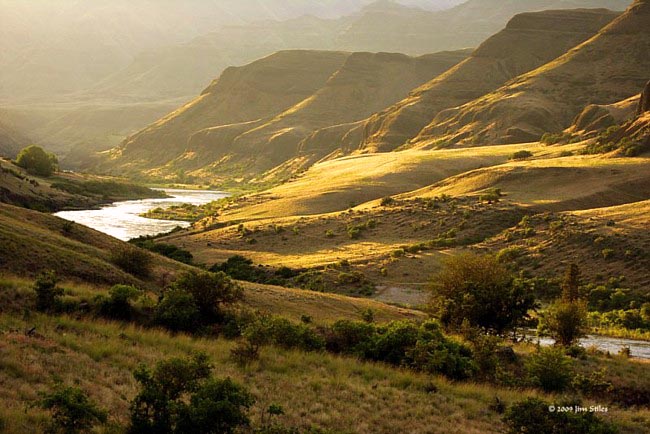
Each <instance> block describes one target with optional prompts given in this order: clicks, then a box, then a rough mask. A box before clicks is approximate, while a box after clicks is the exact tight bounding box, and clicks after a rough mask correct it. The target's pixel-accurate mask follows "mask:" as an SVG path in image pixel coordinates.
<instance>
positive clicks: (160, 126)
mask: <svg viewBox="0 0 650 434" xmlns="http://www.w3.org/2000/svg"><path fill="white" fill-rule="evenodd" d="M466 55H467V52H466V51H459V52H450V53H447V52H443V53H437V54H432V55H427V56H422V57H418V58H411V57H408V56H405V55H399V54H382V53H379V54H370V53H355V54H352V55H349V54H347V53H339V52H322V51H284V52H279V53H277V54H274V55H272V56H269V57H267V58H265V59H262V60H259V61H257V62H254V63H252V64H250V65H247V66H244V67H241V68H231V69H228V70H227V71H226V72H224V74H223V75H222V76H221V77H220V78H219V79H218V80H216V81H215V82H214V83H213V84H212V85H211V86H210V87H209V88H208V89H206V90H205V91H204V92H203V94H202V95H201V96H200V97H199V98H198V99H196V100H194V101H193V102H191V103H190V104H188V105H187V106H185V107H183V108H181V109H180V110H178V111H176V112H174V113H172V114H171V115H168V116H167V117H165V118H163V119H162V120H160V121H159V122H157V123H156V124H154V125H152V126H150V127H148V128H147V129H145V130H143V131H142V132H140V133H138V134H136V135H134V136H132V137H130V138H129V139H127V140H126V141H125V142H124V143H123V144H122V145H121V146H120V148H118V149H117V150H114V151H112V152H111V156H110V157H111V158H110V160H109V161H107V163H106V166H105V167H106V168H110V169H113V170H116V171H118V172H124V173H133V172H134V171H136V170H138V171H140V170H144V171H146V172H147V173H148V174H150V175H162V176H163V177H165V176H167V177H168V176H170V175H171V176H173V175H174V174H175V173H177V171H178V170H183V171H186V172H188V173H192V172H195V171H196V172H197V173H192V174H198V175H200V176H201V177H202V178H209V177H211V176H212V177H215V176H216V177H219V176H227V177H228V178H233V175H234V176H237V177H243V178H244V179H249V178H251V177H252V176H255V175H256V174H259V173H262V172H264V171H266V170H269V169H271V168H273V167H275V166H277V165H280V164H282V163H284V162H285V161H286V160H289V159H292V158H295V157H297V156H300V157H304V158H311V159H315V158H319V157H322V156H324V155H326V154H327V153H329V152H330V151H331V150H332V149H334V148H336V144H335V143H327V144H324V145H323V146H321V147H319V148H318V149H313V148H312V149H309V150H306V151H307V152H304V153H302V154H305V155H300V154H301V152H300V147H299V144H300V142H301V141H302V140H303V139H304V138H305V137H306V136H307V135H309V134H310V133H311V132H313V131H314V130H316V129H318V128H323V127H326V126H330V125H336V124H339V123H346V122H351V121H356V120H360V119H363V118H364V117H366V116H368V115H369V114H370V113H372V112H373V111H376V110H379V109H381V108H382V107H384V106H385V105H388V104H391V103H394V102H395V101H398V100H399V99H400V98H402V97H404V96H405V95H406V94H407V92H408V91H409V90H410V89H412V88H413V87H416V86H418V85H420V84H422V83H423V82H425V81H426V80H427V79H428V78H429V77H431V76H435V75H438V74H440V73H442V72H444V71H445V70H447V69H448V68H450V67H451V66H453V65H454V64H456V63H458V62H459V61H461V60H463V59H464V58H465V56H466ZM309 154H310V155H309Z"/></svg>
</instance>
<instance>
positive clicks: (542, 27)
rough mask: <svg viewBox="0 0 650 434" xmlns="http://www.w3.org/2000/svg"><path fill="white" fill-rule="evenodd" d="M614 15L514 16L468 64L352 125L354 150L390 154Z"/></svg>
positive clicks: (566, 12) (591, 12)
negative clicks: (442, 116) (445, 113)
mask: <svg viewBox="0 0 650 434" xmlns="http://www.w3.org/2000/svg"><path fill="white" fill-rule="evenodd" d="M616 15H617V14H616V13H614V12H611V11H608V10H604V9H596V10H555V11H543V12H535V13H523V14H520V15H517V16H515V17H514V18H513V19H511V20H510V21H509V22H508V24H507V26H506V28H505V29H503V30H501V31H500V32H499V33H497V34H495V35H494V36H492V37H490V38H489V39H488V40H487V41H485V42H484V43H482V44H481V45H480V46H479V47H478V48H477V49H476V50H475V51H474V52H473V53H472V55H471V56H470V57H469V58H468V59H466V60H465V61H463V62H461V63H460V64H458V65H456V66H455V67H454V68H452V69H451V70H449V71H447V72H446V73H445V74H443V75H441V76H440V77H437V78H435V79H434V80H432V81H430V82H428V83H426V84H425V85H423V86H421V87H420V88H418V89H415V90H414V91H413V92H411V94H410V95H409V96H408V98H406V99H404V100H402V101H400V102H399V103H397V104H395V105H393V106H391V107H388V108H386V109H384V110H383V111H381V112H379V113H377V114H375V115H373V116H372V117H370V118H369V119H368V120H366V121H365V122H364V123H363V124H362V125H358V126H356V128H355V129H356V130H359V132H358V134H357V136H359V138H358V140H359V143H358V144H355V147H360V148H364V149H366V150H368V151H377V150H378V151H388V150H392V149H395V148H396V147H397V146H400V145H402V144H404V143H406V142H407V141H408V140H410V139H412V138H413V137H415V136H416V135H417V134H418V133H419V132H420V130H421V129H422V128H424V127H425V126H426V125H427V124H428V123H429V122H430V121H431V120H432V119H433V118H434V117H435V115H436V114H437V113H439V112H440V111H441V110H444V109H447V108H450V107H456V106H459V105H461V104H464V103H466V102H468V101H471V100H473V99H476V98H479V97H481V96H483V95H485V94H486V93H489V92H491V91H493V90H495V89H497V88H498V87H500V86H501V85H503V84H504V83H506V82H507V81H509V80H511V79H512V78H515V77H517V76H519V75H521V74H523V73H526V72H528V71H531V70H533V69H535V68H537V67H539V66H541V65H543V64H544V63H546V62H549V61H551V60H553V59H555V58H556V57H558V56H560V55H562V54H564V53H565V52H566V51H568V50H569V49H571V48H573V47H574V46H576V45H578V44H579V43H582V42H584V41H586V40H587V39H589V38H591V37H592V36H593V35H595V34H596V33H597V32H598V31H599V30H600V29H601V28H602V27H604V26H605V25H606V24H607V23H609V22H610V21H611V20H613V19H614V18H615V17H616ZM342 134H348V135H349V134H351V133H350V132H347V131H345V132H342ZM348 146H349V145H348Z"/></svg>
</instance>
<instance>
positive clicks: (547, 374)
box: [525, 347, 574, 392]
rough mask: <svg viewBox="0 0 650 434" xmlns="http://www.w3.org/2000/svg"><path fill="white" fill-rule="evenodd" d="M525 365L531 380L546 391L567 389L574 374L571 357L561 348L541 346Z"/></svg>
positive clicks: (534, 384)
mask: <svg viewBox="0 0 650 434" xmlns="http://www.w3.org/2000/svg"><path fill="white" fill-rule="evenodd" d="M525 365H526V370H527V372H528V380H529V382H530V383H531V384H532V385H533V386H536V387H539V388H541V389H542V390H544V391H545V392H562V391H564V390H566V389H567V387H568V386H569V385H570V384H571V381H572V379H573V376H574V373H573V368H572V363H571V359H569V358H568V357H566V356H565V355H564V351H562V349H561V348H553V347H548V348H540V349H539V351H538V352H537V353H535V354H532V355H531V356H530V357H529V358H528V359H527V360H526V362H525Z"/></svg>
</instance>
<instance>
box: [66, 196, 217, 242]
mask: <svg viewBox="0 0 650 434" xmlns="http://www.w3.org/2000/svg"><path fill="white" fill-rule="evenodd" d="M162 191H164V192H165V193H166V194H167V195H168V196H169V197H166V198H154V199H141V200H129V201H124V202H115V203H113V204H110V205H107V206H104V207H103V208H101V209H94V210H83V211H61V212H58V213H56V214H55V215H56V216H57V217H61V218H63V219H66V220H70V221H73V222H75V223H79V224H81V225H84V226H88V227H90V228H93V229H95V230H98V231H100V232H103V233H105V234H108V235H111V236H113V237H115V238H118V239H120V240H123V241H128V240H130V239H132V238H137V237H140V236H143V235H158V234H161V233H165V232H169V231H171V230H173V229H174V228H176V227H177V226H180V227H184V228H185V227H189V226H190V223H188V222H183V221H170V220H156V219H148V218H144V217H141V216H140V215H141V214H143V213H146V212H147V211H150V210H152V209H155V208H158V207H162V208H168V207H170V206H174V205H183V204H192V205H204V204H206V203H210V202H212V201H215V200H218V199H222V198H224V197H228V196H229V195H228V194H227V193H224V192H221V191H210V190H175V189H162Z"/></svg>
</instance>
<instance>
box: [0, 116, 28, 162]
mask: <svg viewBox="0 0 650 434" xmlns="http://www.w3.org/2000/svg"><path fill="white" fill-rule="evenodd" d="M29 143H30V141H29V139H28V138H27V137H25V135H24V134H23V133H22V132H20V131H19V130H18V128H17V127H16V126H14V125H13V124H12V123H11V121H10V120H8V119H7V116H5V114H4V113H3V112H2V111H0V157H5V158H15V157H16V154H18V151H20V150H21V149H22V148H23V147H25V146H27V145H29Z"/></svg>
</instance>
